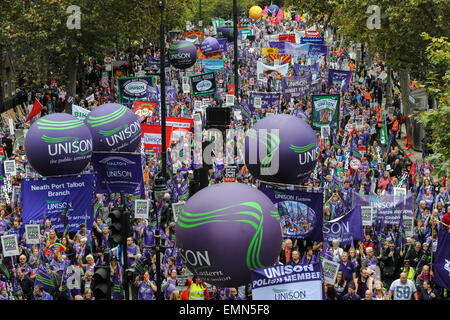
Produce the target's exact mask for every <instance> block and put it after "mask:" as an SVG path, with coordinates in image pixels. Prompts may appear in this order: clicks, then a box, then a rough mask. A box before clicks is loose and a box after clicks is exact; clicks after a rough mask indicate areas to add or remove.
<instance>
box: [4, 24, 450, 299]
mask: <svg viewBox="0 0 450 320" xmlns="http://www.w3.org/2000/svg"><path fill="white" fill-rule="evenodd" d="M306 27H309V25H307V24H306V23H304V22H302V21H300V22H294V21H290V22H282V23H280V24H279V25H277V26H272V25H269V24H258V25H255V26H254V28H255V29H254V31H255V34H256V38H255V41H247V42H244V41H243V42H242V44H243V45H244V46H243V47H242V48H241V49H242V51H246V52H247V53H246V54H245V55H244V59H242V60H241V62H240V64H239V72H240V76H241V78H242V86H241V88H240V89H239V90H240V92H239V95H240V97H241V99H242V100H243V101H244V102H245V101H247V99H248V97H249V92H251V91H259V92H273V91H275V90H281V89H280V85H279V83H278V82H279V81H280V80H279V79H273V78H271V77H269V78H268V79H267V82H265V83H260V82H259V81H255V82H254V83H252V84H251V83H250V81H249V79H250V78H252V77H253V76H254V74H255V66H254V62H255V61H256V59H258V58H259V55H260V54H259V52H260V43H261V42H262V41H263V36H264V35H266V34H276V33H289V32H294V31H295V30H302V29H304V28H306ZM209 31H210V32H211V31H212V29H211V28H209ZM324 35H325V37H326V38H328V39H329V40H328V44H329V49H330V55H329V56H328V57H326V58H325V59H321V60H320V61H319V63H320V72H319V79H320V77H322V83H321V93H340V94H341V98H342V101H343V110H344V109H345V111H344V112H341V113H340V119H339V128H337V129H336V130H335V132H332V133H331V135H330V136H329V137H325V138H323V137H321V133H320V132H317V137H318V141H320V150H321V152H320V157H319V161H318V165H317V168H316V170H315V171H314V173H311V176H310V177H309V178H308V179H307V180H306V181H305V182H304V186H305V187H321V188H323V190H324V210H323V212H324V220H332V219H335V218H338V217H340V216H342V215H344V214H345V213H346V212H348V211H349V210H350V209H351V206H352V192H353V191H356V192H359V193H362V194H377V195H380V196H381V195H387V194H393V190H394V188H395V187H403V188H406V189H407V190H409V192H411V193H412V194H414V201H415V206H414V208H415V211H414V226H415V228H414V230H415V232H414V236H413V237H411V238H408V239H407V243H406V245H404V246H401V247H398V246H397V244H396V242H395V234H396V233H397V232H398V230H397V229H396V228H395V226H394V227H392V228H391V229H388V230H387V232H388V236H387V237H386V238H385V239H380V237H379V236H378V235H377V234H376V233H375V230H372V228H370V227H367V228H366V229H365V235H364V239H355V241H354V244H353V245H347V246H343V245H340V243H339V241H334V242H333V243H329V244H327V245H326V246H325V245H324V243H322V242H311V241H309V240H303V239H299V238H295V237H289V236H287V237H286V239H284V241H283V243H282V247H281V250H280V255H279V257H278V260H277V263H281V264H304V263H311V262H315V261H319V259H320V256H321V255H322V251H323V250H329V251H330V255H331V257H332V259H333V261H334V262H337V263H339V264H340V267H339V272H338V275H337V279H336V282H335V283H329V284H326V285H325V293H326V299H328V300H360V299H361V300H385V299H394V300H410V299H420V300H437V299H448V298H449V295H448V291H447V289H445V288H442V287H439V286H438V285H437V284H436V283H435V282H434V281H433V264H432V256H433V252H435V250H436V245H437V234H438V232H448V229H447V227H448V225H450V197H449V189H450V181H449V177H450V174H449V173H450V172H449V173H447V176H446V177H444V178H437V177H435V176H434V175H433V166H431V165H430V164H429V162H428V161H427V160H425V159H422V160H420V161H413V160H412V159H411V154H406V152H408V151H405V150H404V149H403V148H402V147H401V145H400V144H399V139H401V137H402V136H401V133H402V125H403V124H404V123H405V121H409V119H405V117H403V116H402V114H401V113H400V99H399V94H398V92H397V91H394V90H393V92H392V94H393V104H392V106H384V108H382V104H383V103H384V101H385V95H386V83H385V82H384V81H383V79H381V78H380V75H381V74H382V73H383V72H385V65H384V64H383V61H382V60H377V61H376V62H375V63H374V64H373V65H367V63H364V62H363V63H362V66H363V67H362V68H361V69H360V70H356V71H355V75H356V77H354V78H353V82H352V84H350V86H349V88H348V90H347V91H346V92H343V90H341V88H340V86H339V85H333V86H332V87H328V86H327V82H326V77H325V71H326V70H327V69H328V68H332V67H333V68H347V67H348V66H349V65H350V64H351V63H352V60H351V59H349V57H348V56H347V57H344V56H341V55H340V54H339V50H338V47H339V43H338V41H336V38H335V34H334V33H333V31H332V29H329V30H326V34H324ZM333 35H334V36H333ZM147 55H152V56H154V57H155V58H157V57H158V55H159V51H158V50H157V49H154V48H153V47H152V48H148V50H144V49H142V50H140V51H139V52H138V53H136V54H135V53H133V54H132V53H124V52H120V53H119V54H118V59H120V60H126V61H132V63H131V66H129V68H128V70H127V71H128V72H130V71H133V73H134V72H136V71H137V70H144V69H145V67H147V66H148V65H147V61H148V59H147ZM224 57H225V58H226V59H224V60H225V64H224V70H223V72H217V78H218V79H220V81H219V87H220V88H221V90H223V89H225V88H227V86H228V84H231V78H232V77H231V75H232V60H233V52H232V46H229V47H228V51H227V53H226V54H225V55H224ZM308 59H309V58H306V57H301V58H299V59H298V62H299V63H300V64H302V65H305V64H309V63H310V62H311V61H308ZM364 67H366V69H364ZM83 68H84V72H83V74H84V75H85V77H84V78H83V79H81V80H80V81H79V82H78V83H77V95H76V96H75V97H73V100H71V101H68V100H69V97H66V92H65V89H64V87H62V86H58V85H57V84H56V83H55V82H54V81H53V77H52V81H51V83H48V84H46V85H45V86H44V87H43V88H42V90H40V92H34V93H32V94H31V93H30V94H27V93H25V92H23V91H22V90H20V95H19V97H21V98H20V100H19V101H18V103H19V104H24V105H28V104H30V103H32V101H33V100H34V98H35V97H36V98H37V99H39V100H40V102H41V103H42V105H43V106H44V109H43V110H42V112H41V116H44V115H46V114H48V113H53V112H64V110H65V106H66V105H67V104H68V103H73V104H77V105H82V106H84V107H86V109H92V108H95V106H97V105H100V104H102V103H105V102H108V101H115V102H117V101H118V96H117V93H116V91H115V90H114V88H110V87H109V85H106V86H104V85H102V83H101V72H102V69H101V66H100V64H99V63H96V62H95V61H93V60H92V59H89V60H88V61H86V62H84V64H83ZM195 68H196V70H195V71H197V72H200V71H202V69H201V66H196V67H195ZM294 73H295V71H294V69H293V68H290V71H289V75H288V77H291V76H292V75H294ZM168 76H169V77H168V79H169V81H171V80H178V81H181V79H180V77H179V75H178V73H177V72H176V71H174V70H173V69H171V70H170V72H169V74H168ZM393 80H394V87H395V83H398V75H397V74H396V73H393ZM92 94H93V95H94V99H93V101H91V102H88V101H87V100H86V97H88V96H91V95H92ZM192 99H193V98H192V97H190V95H189V94H185V93H183V92H182V90H181V88H180V90H179V92H178V99H177V100H178V101H177V104H172V105H170V106H169V109H170V111H169V112H170V113H171V115H173V116H184V117H189V116H192V114H193V113H194V112H193V100H192ZM213 100H214V101H211V103H212V105H221V104H222V103H223V98H221V97H219V96H217V95H215V96H214V99H213ZM311 105H312V101H311V94H307V95H305V96H303V97H298V98H294V99H291V100H288V99H285V98H284V97H283V96H282V97H281V99H280V103H279V107H278V108H273V109H270V108H269V109H267V110H265V109H255V110H254V111H253V112H252V114H251V118H250V119H248V118H243V119H242V120H237V119H234V120H233V126H243V127H244V128H245V129H247V128H249V127H250V126H251V124H252V123H254V122H256V121H257V120H258V119H260V118H261V117H264V116H265V114H264V113H286V114H293V115H296V116H299V117H301V118H303V119H305V121H308V122H309V123H310V124H311V115H312V108H311ZM389 107H392V109H389ZM383 109H384V112H387V111H388V110H392V112H391V113H390V114H389V116H387V117H386V122H387V129H388V133H389V134H388V136H389V137H388V138H389V142H388V146H387V148H385V146H383V145H382V144H381V143H380V139H381V135H382V130H383V128H382V127H383V121H384V115H383ZM154 120H155V119H154ZM156 121H158V120H157V119H156ZM20 122H22V123H21V124H20ZM23 122H24V119H21V120H19V123H17V126H18V127H19V126H23V127H26V125H28V124H26V125H25V124H24V123H23ZM3 131H4V132H5V134H4V137H3V139H2V146H3V148H4V152H5V158H6V159H14V160H15V161H16V163H17V168H18V173H17V175H16V176H15V177H11V185H16V186H18V185H20V182H21V180H22V179H25V176H24V172H25V170H24V167H25V164H26V159H25V156H24V155H25V153H24V149H23V146H15V144H14V139H13V137H12V136H10V135H8V134H7V131H8V130H7V129H6V128H3ZM347 147H350V148H351V149H353V150H358V155H359V157H360V166H359V167H358V168H355V169H354V168H351V167H350V168H349V167H348V165H347V166H346V161H348V160H349V159H348V157H347V156H346V152H345V150H346V149H347ZM225 167H226V164H225ZM239 169H240V170H239V173H238V175H237V181H238V182H240V183H245V184H249V185H253V186H255V187H257V186H258V182H257V181H256V180H255V179H254V178H252V176H251V175H250V174H249V172H248V170H247V169H246V168H245V166H244V165H240V167H239ZM157 170H158V158H157V157H156V156H152V157H148V158H147V161H146V164H145V166H144V179H145V184H146V187H147V192H149V186H150V185H151V183H152V181H153V177H154V175H155V173H156V172H157ZM191 170H192V168H191V167H190V165H189V164H184V165H182V166H180V168H179V169H178V172H177V175H178V176H179V177H180V179H187V180H188V181H189V182H190V183H191V181H192V180H193V175H192V172H191ZM219 171H220V170H219ZM223 176H224V175H223V174H217V172H214V171H213V170H211V171H210V175H209V182H210V184H214V183H222V182H223ZM2 195H3V196H2V200H1V204H0V234H17V236H18V239H19V244H20V246H19V252H20V254H19V255H18V256H15V257H11V258H10V257H8V258H6V257H3V256H1V260H0V300H94V299H95V298H94V294H93V290H92V289H93V287H94V279H93V275H94V268H95V266H96V265H99V264H103V263H106V264H109V265H110V268H111V297H112V299H114V300H122V299H125V290H124V289H125V288H124V277H125V276H126V277H128V279H129V280H128V282H129V283H130V288H131V296H132V299H138V300H153V299H155V291H156V289H157V288H156V272H157V271H156V270H157V268H156V264H157V263H158V262H157V259H156V255H155V251H154V249H153V248H152V247H153V246H154V245H155V230H156V228H157V223H156V221H157V220H158V219H157V218H156V217H157V216H158V215H159V217H160V221H161V224H160V228H161V233H162V240H163V243H164V244H165V245H166V246H167V247H168V248H167V249H165V252H164V253H163V259H162V261H161V276H162V277H163V279H164V281H163V284H162V290H163V295H164V298H165V299H166V300H177V299H195V300H203V299H211V300H243V299H251V286H244V287H239V288H216V287H211V286H209V285H206V284H205V283H203V281H202V279H201V278H200V277H198V276H196V275H194V277H191V276H192V275H190V274H189V271H188V270H187V269H186V268H185V266H184V264H183V261H182V260H181V257H180V255H179V254H178V252H177V248H176V245H175V236H176V226H175V222H174V220H173V215H172V212H171V210H172V209H171V206H170V204H171V203H172V202H175V201H176V199H174V195H173V194H169V193H168V194H166V195H165V196H164V205H163V206H162V207H161V208H160V210H156V209H151V214H150V216H151V218H150V219H148V220H147V219H133V221H132V222H133V226H132V229H133V233H132V236H130V237H129V238H128V239H127V245H128V247H127V251H128V262H129V267H130V268H129V270H123V268H122V263H123V262H122V261H121V259H120V254H121V249H120V247H118V246H117V243H115V241H114V240H113V239H112V237H111V235H110V230H109V223H110V221H109V218H108V214H109V212H110V210H111V208H112V207H114V206H115V205H117V203H118V201H120V199H119V196H118V195H101V194H98V195H96V197H97V198H96V201H95V204H94V211H95V222H94V223H93V226H92V228H88V227H87V226H86V225H84V224H82V225H80V227H79V230H78V231H77V232H69V233H60V232H56V231H55V229H54V228H53V227H52V223H51V221H50V220H45V221H42V225H41V243H40V244H39V245H30V244H27V242H26V238H25V236H24V225H23V223H22V219H21V210H22V208H21V207H20V202H19V203H17V202H16V203H12V201H11V192H10V191H9V193H8V191H6V192H5V191H3V192H2ZM175 197H176V195H175ZM130 199H131V198H127V199H125V201H126V205H127V206H128V207H131V206H132V202H131V200H130ZM286 223H288V222H286ZM285 227H287V228H289V226H288V225H287V226H285ZM391 232H392V234H391ZM186 276H189V277H187V278H188V280H187V283H183V284H181V285H180V281H177V278H182V279H186ZM184 289H185V290H184Z"/></svg>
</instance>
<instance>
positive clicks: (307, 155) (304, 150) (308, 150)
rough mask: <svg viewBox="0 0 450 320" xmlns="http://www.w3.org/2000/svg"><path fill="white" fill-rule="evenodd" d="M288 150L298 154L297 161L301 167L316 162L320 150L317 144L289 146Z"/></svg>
mask: <svg viewBox="0 0 450 320" xmlns="http://www.w3.org/2000/svg"><path fill="white" fill-rule="evenodd" d="M289 149H291V150H293V151H294V152H295V153H298V154H299V155H298V159H299V162H300V164H301V165H304V164H307V163H309V162H312V161H316V160H317V159H318V158H319V152H320V149H319V146H318V145H317V143H311V144H308V145H307V146H303V147H297V146H293V145H291V146H290V147H289Z"/></svg>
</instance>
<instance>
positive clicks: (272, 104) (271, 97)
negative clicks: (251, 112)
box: [250, 92, 281, 112]
mask: <svg viewBox="0 0 450 320" xmlns="http://www.w3.org/2000/svg"><path fill="white" fill-rule="evenodd" d="M280 97H281V93H276V92H250V101H251V103H250V106H251V107H252V108H253V109H255V108H262V109H266V110H267V108H271V109H272V108H276V109H277V110H278V112H280ZM255 100H259V101H260V102H261V105H260V107H258V106H257V104H256V106H255Z"/></svg>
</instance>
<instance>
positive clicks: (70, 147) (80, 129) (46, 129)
mask: <svg viewBox="0 0 450 320" xmlns="http://www.w3.org/2000/svg"><path fill="white" fill-rule="evenodd" d="M25 152H26V155H27V158H28V161H29V163H30V165H31V167H32V168H33V169H34V170H36V171H37V172H38V173H39V174H41V175H43V176H56V175H65V174H78V173H80V172H81V171H83V169H84V168H86V165H87V164H88V163H89V161H90V159H91V155H92V136H91V133H90V131H89V129H88V128H87V127H86V126H85V124H84V123H83V121H81V120H79V119H77V118H75V117H74V116H72V115H70V114H67V113H53V114H50V115H47V116H45V117H42V118H40V119H39V120H37V121H36V122H35V123H33V125H32V126H31V128H30V130H28V132H27V135H26V137H25Z"/></svg>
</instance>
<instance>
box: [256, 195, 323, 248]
mask: <svg viewBox="0 0 450 320" xmlns="http://www.w3.org/2000/svg"><path fill="white" fill-rule="evenodd" d="M260 190H261V191H262V192H263V193H264V194H265V195H266V196H268V197H269V199H270V200H272V202H273V203H274V205H275V207H276V208H277V210H278V213H279V215H280V218H281V228H282V231H283V238H296V239H307V240H311V241H322V238H323V233H322V222H323V193H322V192H307V191H299V190H297V191H290V190H275V189H269V188H261V189H260Z"/></svg>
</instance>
